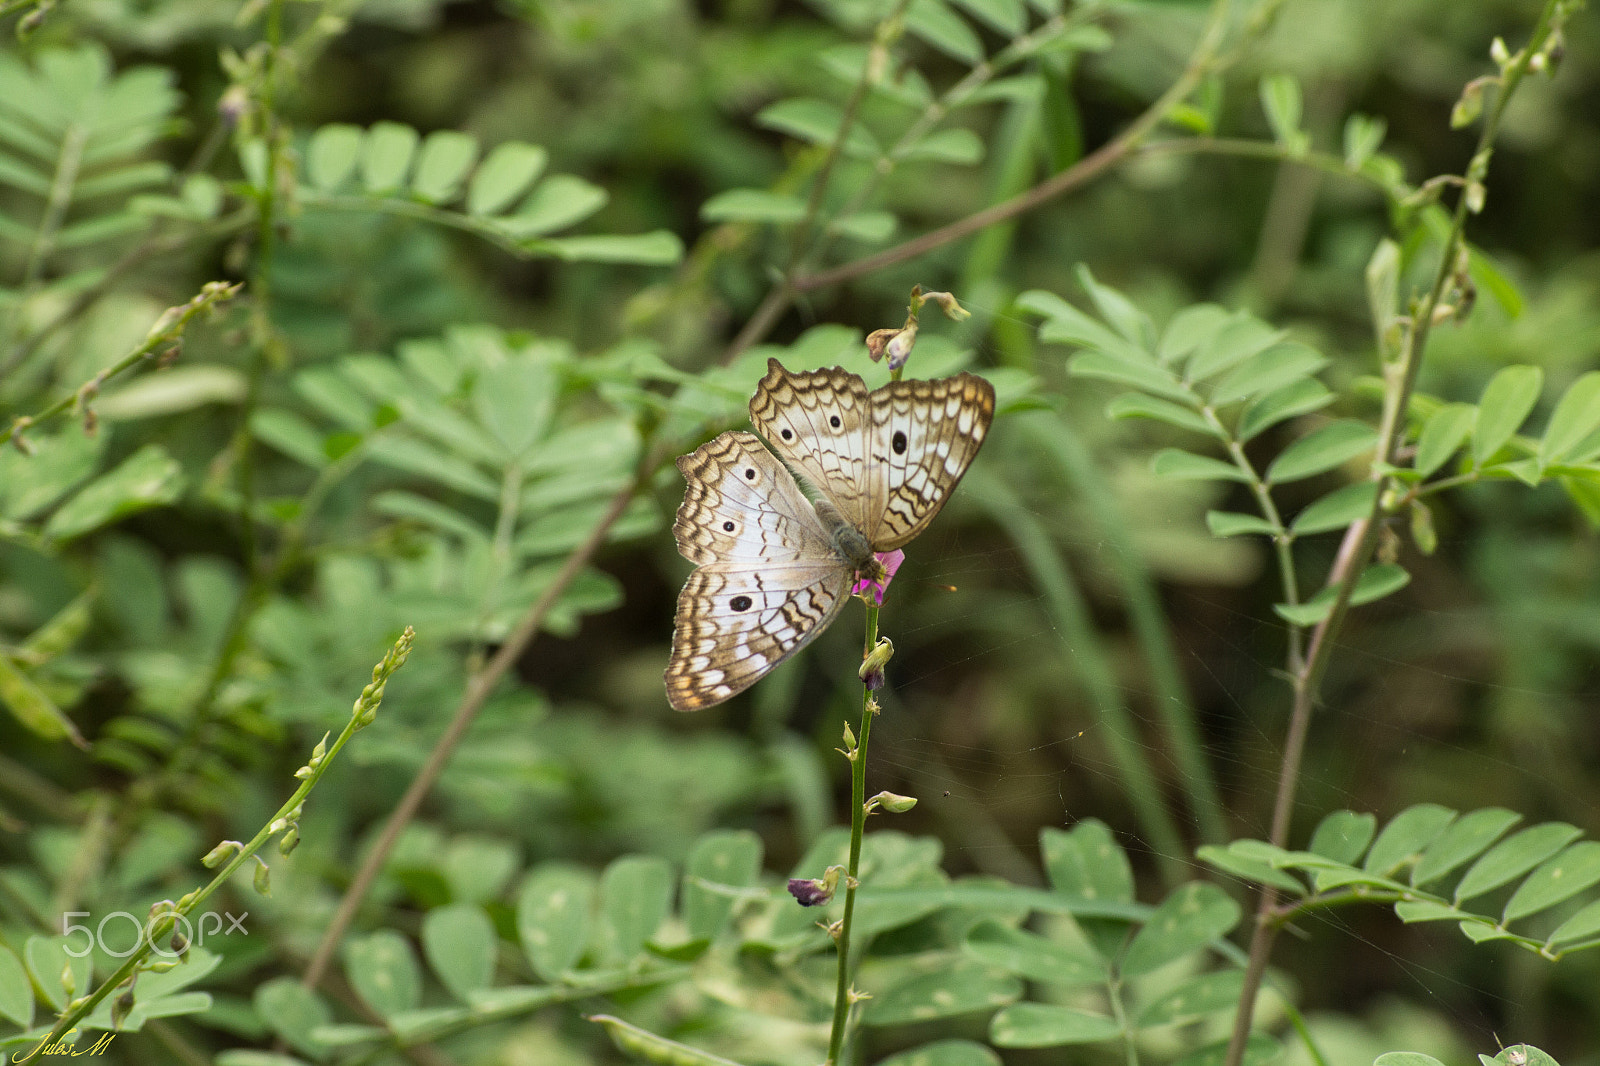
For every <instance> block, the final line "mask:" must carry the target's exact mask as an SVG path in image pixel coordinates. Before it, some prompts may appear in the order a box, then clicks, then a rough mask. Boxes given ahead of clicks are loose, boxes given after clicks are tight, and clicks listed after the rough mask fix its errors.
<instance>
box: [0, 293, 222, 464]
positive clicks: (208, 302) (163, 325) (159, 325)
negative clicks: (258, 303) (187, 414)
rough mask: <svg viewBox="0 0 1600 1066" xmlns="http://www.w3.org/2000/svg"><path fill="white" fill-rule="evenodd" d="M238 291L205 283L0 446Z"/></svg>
mask: <svg viewBox="0 0 1600 1066" xmlns="http://www.w3.org/2000/svg"><path fill="white" fill-rule="evenodd" d="M241 288H243V286H242V285H229V284H227V283H226V282H221V281H211V282H207V283H206V284H205V285H204V286H202V287H201V289H200V292H199V293H198V294H197V295H196V296H195V297H194V298H193V299H191V300H190V301H189V302H188V303H184V304H179V305H177V306H176V307H169V308H167V309H166V310H165V311H164V312H162V314H161V317H160V318H158V319H156V322H155V325H153V326H151V327H150V332H149V333H147V334H146V335H145V338H144V340H143V341H141V342H140V344H139V346H138V347H136V348H134V349H133V351H131V352H129V353H128V354H127V355H125V356H123V357H122V358H121V359H118V360H117V361H116V362H115V363H113V364H111V365H110V366H109V367H107V368H106V369H104V370H102V371H100V373H98V374H96V375H95V376H94V377H93V378H91V379H90V380H89V381H87V382H85V383H84V385H83V386H82V387H80V388H78V389H76V390H75V391H73V392H72V393H70V394H68V395H66V396H63V397H61V398H60V399H58V400H56V401H55V402H54V403H52V404H50V406H48V407H46V408H44V409H43V410H41V411H39V412H38V413H37V414H33V415H27V416H24V417H22V418H18V419H15V420H13V421H12V423H11V425H9V426H7V427H6V428H4V429H0V445H4V444H6V443H8V442H9V441H11V440H12V439H13V438H15V437H16V435H17V434H18V433H19V432H21V431H23V430H25V429H27V428H29V427H30V426H36V425H39V424H41V423H43V422H45V421H47V420H49V419H51V418H54V417H55V416H56V415H59V414H61V413H62V412H63V411H66V410H69V409H71V408H73V407H76V406H78V405H79V404H80V403H82V402H83V401H84V400H85V399H89V400H92V399H93V394H94V393H95V392H97V391H98V390H99V389H100V387H101V386H102V385H104V384H105V383H106V382H107V381H110V380H111V379H112V378H114V377H116V376H118V375H119V374H121V373H123V372H124V371H126V370H128V369H130V368H132V367H135V366H138V365H139V364H140V363H143V362H144V361H145V360H146V359H149V358H150V357H152V356H154V355H155V354H156V353H157V352H158V351H160V350H162V349H164V348H167V347H169V346H171V345H172V344H173V343H175V342H176V341H177V340H178V339H179V338H180V337H182V336H183V331H184V330H185V329H187V328H188V325H189V322H190V320H192V319H193V318H194V316H195V315H197V314H199V313H200V312H201V311H204V310H205V309H206V308H208V307H212V306H214V305H216V304H218V303H222V302H224V301H226V300H231V299H232V298H233V297H234V296H236V295H238V293H239V290H240V289H241Z"/></svg>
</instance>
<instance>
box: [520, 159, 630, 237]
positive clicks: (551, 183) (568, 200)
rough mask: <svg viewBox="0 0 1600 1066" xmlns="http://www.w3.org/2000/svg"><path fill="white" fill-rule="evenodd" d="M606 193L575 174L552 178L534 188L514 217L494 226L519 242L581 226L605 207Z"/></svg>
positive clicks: (557, 175)
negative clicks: (576, 225)
mask: <svg viewBox="0 0 1600 1066" xmlns="http://www.w3.org/2000/svg"><path fill="white" fill-rule="evenodd" d="M606 199H607V196H606V191H605V190H604V189H602V188H600V187H599V186H598V185H592V184H590V183H589V182H587V181H584V180H583V179H582V178H580V177H576V176H575V175H572V174H552V175H550V176H549V177H548V178H546V179H544V180H543V181H541V182H540V183H539V184H538V185H535V186H534V187H533V192H531V193H529V194H528V198H527V199H526V200H524V201H522V204H521V206H519V207H518V208H517V210H516V212H515V213H514V214H511V215H506V216H502V217H499V218H497V219H496V220H495V224H496V225H497V226H498V227H499V228H501V229H503V230H505V231H506V232H507V233H509V234H511V235H512V236H513V237H515V238H517V239H518V240H527V239H528V238H531V237H540V236H543V235H544V234H546V233H554V232H555V231H556V230H559V229H566V228H567V227H568V226H571V225H575V224H576V223H578V222H582V221H583V220H584V219H586V218H588V217H589V216H590V215H592V214H594V213H595V212H596V211H598V210H600V208H602V207H604V206H605V203H606Z"/></svg>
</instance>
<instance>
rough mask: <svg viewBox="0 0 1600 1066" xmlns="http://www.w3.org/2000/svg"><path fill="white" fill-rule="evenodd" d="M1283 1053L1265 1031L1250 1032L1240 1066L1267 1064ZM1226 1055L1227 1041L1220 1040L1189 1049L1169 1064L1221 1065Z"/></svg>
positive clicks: (1188, 1065)
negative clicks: (1195, 1048)
mask: <svg viewBox="0 0 1600 1066" xmlns="http://www.w3.org/2000/svg"><path fill="white" fill-rule="evenodd" d="M1282 1053H1283V1045H1282V1044H1280V1043H1278V1041H1277V1040H1275V1039H1273V1038H1272V1037H1270V1036H1268V1035H1267V1034H1265V1033H1251V1034H1250V1039H1249V1040H1247V1041H1246V1042H1245V1045H1244V1058H1243V1060H1242V1064H1241V1066H1268V1064H1269V1063H1272V1062H1275V1061H1277V1059H1278V1057H1279V1056H1280V1055H1281V1054H1282ZM1227 1057H1228V1041H1226V1040H1220V1041H1218V1042H1217V1043H1215V1044H1208V1045H1206V1046H1205V1047H1203V1048H1200V1049H1198V1050H1196V1051H1191V1052H1190V1053H1189V1054H1187V1055H1185V1056H1183V1058H1181V1059H1177V1060H1176V1061H1174V1062H1173V1063H1172V1064H1171V1066H1222V1064H1223V1063H1224V1062H1225V1061H1226V1060H1227Z"/></svg>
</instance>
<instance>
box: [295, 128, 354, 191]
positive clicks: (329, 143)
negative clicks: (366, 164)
mask: <svg viewBox="0 0 1600 1066" xmlns="http://www.w3.org/2000/svg"><path fill="white" fill-rule="evenodd" d="M365 137H366V134H365V131H363V130H362V129H361V127H360V126H350V125H346V124H345V123H342V122H336V123H334V124H332V125H329V126H323V127H322V128H321V129H319V130H317V132H316V133H313V134H312V135H311V144H310V145H309V146H308V147H307V148H306V176H307V177H309V178H310V179H311V184H313V185H315V186H316V187H317V188H319V189H321V190H323V191H324V192H333V191H334V190H335V189H337V188H338V187H339V186H341V185H343V184H344V183H345V182H346V181H348V180H349V178H350V174H351V172H353V171H354V170H355V168H356V162H357V161H358V160H359V159H360V158H361V144H362V141H363V140H364V139H365Z"/></svg>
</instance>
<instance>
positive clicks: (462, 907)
mask: <svg viewBox="0 0 1600 1066" xmlns="http://www.w3.org/2000/svg"><path fill="white" fill-rule="evenodd" d="M496 947H497V940H496V937H495V933H494V924H493V923H492V922H490V921H489V916H488V915H486V914H484V913H483V908H482V907H479V906H477V905H476V904H472V903H453V904H451V905H450V906H447V907H436V908H434V909H433V910H431V911H429V912H428V915H427V917H426V918H424V919H423V920H422V951H423V954H424V955H426V956H427V959H428V965H429V966H431V967H433V972H434V973H436V974H438V975H439V980H440V981H441V982H443V984H444V986H445V987H446V988H448V989H449V990H450V994H451V995H453V996H455V997H456V998H457V999H459V1000H461V1001H463V1002H466V1001H467V1000H468V996H469V993H471V992H473V991H475V990H477V989H480V988H488V987H489V985H490V984H491V983H492V982H493V981H494V962H495V949H496Z"/></svg>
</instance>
